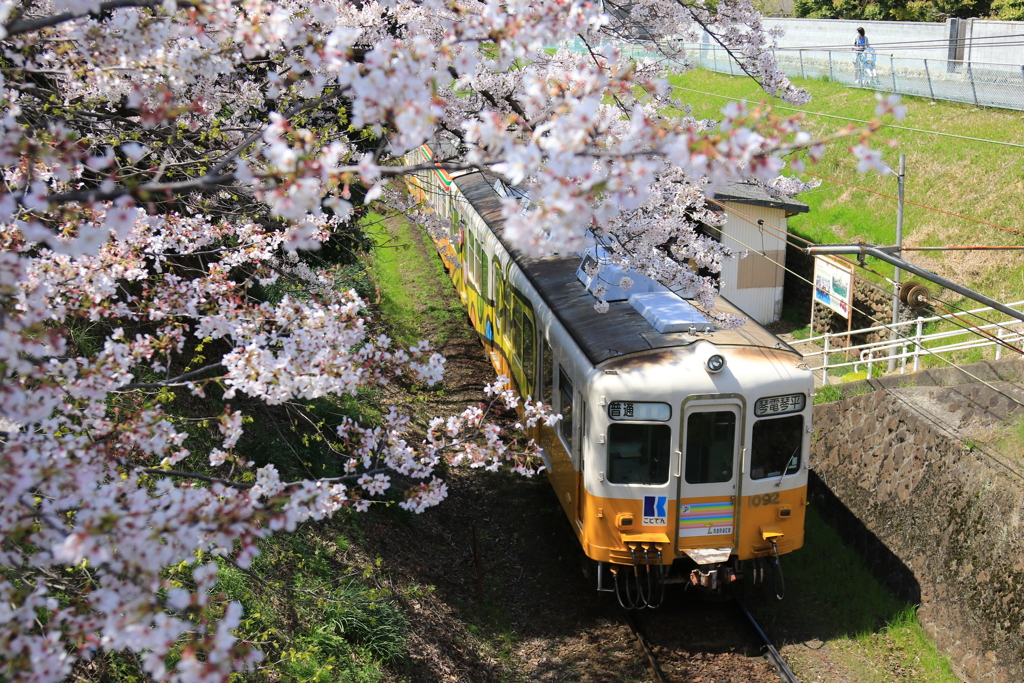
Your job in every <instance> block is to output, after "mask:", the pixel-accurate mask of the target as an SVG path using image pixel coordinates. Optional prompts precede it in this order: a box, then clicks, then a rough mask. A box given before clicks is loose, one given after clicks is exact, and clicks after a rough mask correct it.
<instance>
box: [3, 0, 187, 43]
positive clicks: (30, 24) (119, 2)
mask: <svg viewBox="0 0 1024 683" xmlns="http://www.w3.org/2000/svg"><path fill="white" fill-rule="evenodd" d="M172 1H173V2H174V3H175V5H176V6H177V7H179V8H187V7H192V6H193V5H194V4H196V3H194V2H191V0H172ZM166 4H167V3H166V2H164V0H105V1H104V2H98V3H96V4H95V5H93V6H92V8H90V10H89V11H85V12H81V11H80V12H62V13H60V14H55V15H53V16H49V17H41V18H39V19H23V20H20V21H15V22H12V23H11V24H9V25H7V26H4V27H3V28H4V32H5V34H6V36H8V37H9V36H17V35H21V34H23V33H31V32H33V31H39V30H40V29H44V28H50V27H51V26H57V25H58V24H63V23H64V22H66V21H71V20H73V19H80V18H82V17H88V16H99V15H102V14H103V13H104V12H109V11H111V10H115V9H120V8H122V7H138V8H147V9H152V8H154V7H163V6H165V5H166Z"/></svg>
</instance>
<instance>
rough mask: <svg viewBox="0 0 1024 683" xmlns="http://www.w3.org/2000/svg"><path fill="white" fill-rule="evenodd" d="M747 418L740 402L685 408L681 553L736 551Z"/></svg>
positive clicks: (719, 400) (691, 403)
mask: <svg viewBox="0 0 1024 683" xmlns="http://www.w3.org/2000/svg"><path fill="white" fill-rule="evenodd" d="M743 414H744V411H743V403H742V401H741V400H740V399H739V398H725V397H714V398H711V397H709V398H706V399H705V398H701V397H693V398H691V399H689V400H687V401H686V402H684V403H683V406H682V410H681V411H680V415H681V420H682V424H681V434H682V437H681V448H680V451H681V452H682V458H681V462H680V463H679V464H678V465H677V467H678V468H679V469H681V472H680V471H679V469H677V474H681V476H680V477H679V496H678V500H679V502H678V509H677V510H676V511H675V517H676V520H677V523H678V527H677V529H678V532H677V535H678V540H679V543H678V547H679V550H680V551H686V550H688V549H702V548H703V549H718V548H721V549H725V548H726V547H728V548H733V547H735V542H734V539H735V536H736V529H737V528H738V525H737V514H738V509H737V501H738V500H739V495H740V491H739V485H740V476H741V463H740V457H741V455H742V452H743V449H742V436H741V435H742V434H743ZM727 558H728V555H727V554H726V556H725V559H727Z"/></svg>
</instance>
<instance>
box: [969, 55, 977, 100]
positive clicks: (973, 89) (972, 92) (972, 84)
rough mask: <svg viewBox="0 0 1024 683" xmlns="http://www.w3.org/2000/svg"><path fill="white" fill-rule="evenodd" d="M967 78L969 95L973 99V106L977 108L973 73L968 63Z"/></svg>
mask: <svg viewBox="0 0 1024 683" xmlns="http://www.w3.org/2000/svg"><path fill="white" fill-rule="evenodd" d="M967 78H968V79H970V81H971V95H972V96H973V97H974V106H978V90H977V88H975V87H974V72H973V71H972V70H971V63H970V62H967Z"/></svg>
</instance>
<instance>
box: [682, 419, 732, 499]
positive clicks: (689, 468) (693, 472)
mask: <svg viewBox="0 0 1024 683" xmlns="http://www.w3.org/2000/svg"><path fill="white" fill-rule="evenodd" d="M686 435H687V436H686V483H687V484H719V483H722V482H725V481H729V480H730V479H732V472H733V461H734V460H735V457H736V413H734V412H732V411H731V410H720V411H714V412H706V413H693V414H692V415H690V417H689V419H688V420H687V421H686Z"/></svg>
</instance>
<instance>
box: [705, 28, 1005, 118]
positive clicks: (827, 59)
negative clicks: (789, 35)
mask: <svg viewBox="0 0 1024 683" xmlns="http://www.w3.org/2000/svg"><path fill="white" fill-rule="evenodd" d="M685 49H686V56H687V58H688V59H689V60H690V61H692V62H693V63H694V64H696V65H698V66H700V67H702V68H704V69H708V70H709V71H718V72H721V73H728V74H733V75H735V76H741V75H743V70H742V69H740V67H739V66H738V65H737V64H736V63H735V62H734V61H733V60H732V59H731V58H730V57H729V55H728V54H726V52H725V50H723V49H722V48H720V47H718V46H712V45H707V44H690V45H686V46H685ZM775 57H776V60H777V61H778V63H779V67H780V68H781V69H782V70H783V71H785V72H786V73H787V74H788V75H789V76H793V77H797V76H799V77H800V78H827V79H828V80H830V81H835V82H837V83H845V84H846V85H849V86H852V87H859V88H868V89H871V90H882V91H885V92H894V93H900V94H903V95H917V96H918V97H928V98H931V99H933V100H951V101H953V102H966V103H968V104H974V105H979V106H985V107H1000V108H1003V109H1018V110H1024V66H1021V65H1015V64H988V63H982V62H963V61H955V60H948V59H923V58H908V57H894V56H893V55H888V54H875V53H864V52H853V51H850V50H843V51H832V50H802V49H801V50H796V49H794V50H777V51H776V53H775Z"/></svg>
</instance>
